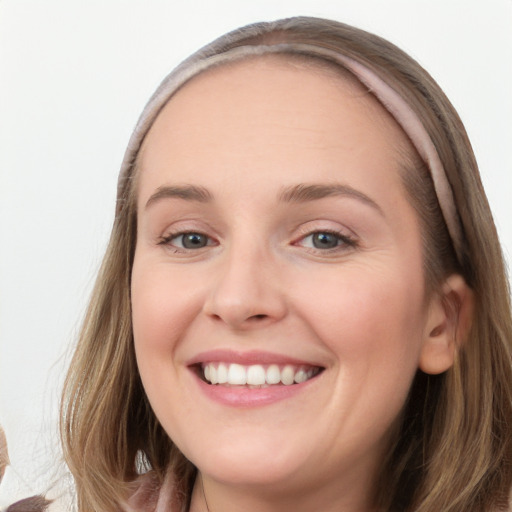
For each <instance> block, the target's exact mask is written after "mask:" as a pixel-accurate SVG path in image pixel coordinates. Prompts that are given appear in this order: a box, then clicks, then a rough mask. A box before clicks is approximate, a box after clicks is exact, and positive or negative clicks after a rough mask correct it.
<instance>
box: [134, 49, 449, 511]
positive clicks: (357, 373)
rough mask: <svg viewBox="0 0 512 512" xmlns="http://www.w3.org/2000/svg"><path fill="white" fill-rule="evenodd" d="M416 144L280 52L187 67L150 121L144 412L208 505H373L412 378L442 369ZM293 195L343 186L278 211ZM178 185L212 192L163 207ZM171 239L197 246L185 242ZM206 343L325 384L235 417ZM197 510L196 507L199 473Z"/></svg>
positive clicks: (137, 279)
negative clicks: (208, 362) (189, 469)
mask: <svg viewBox="0 0 512 512" xmlns="http://www.w3.org/2000/svg"><path fill="white" fill-rule="evenodd" d="M410 151H412V149H411V148H410V146H409V143H408V140H407V138H406V137H405V135H404V134H403V133H402V131H401V129H400V128H399V127H398V126H397V124H396V123H395V121H394V120H393V119H392V118H391V117H390V116H389V115H388V114H387V112H386V111H385V110H384V109H383V108H382V107H381V106H380V105H379V104H378V103H377V102H376V100H374V99H373V98H372V97H371V96H370V95H368V94H366V93H365V92H364V91H363V90H362V89H361V88H360V86H358V85H356V84H354V83H353V82H352V81H348V80H347V79H346V78H343V77H342V76H341V75H339V76H338V75H337V74H334V73H333V72H332V71H331V70H329V69H324V68H320V67H317V66H316V65H311V64H299V63H286V62H285V61H283V60H282V59H280V58H278V57H260V58H257V59H253V60H250V61H243V62H239V63H236V64H232V65H230V66H223V67H221V68H218V69H215V70H210V71H208V72H205V73H203V74H201V75H200V76H198V77H196V78H194V79H193V80H191V81H190V82H189V83H188V84H187V85H186V86H185V87H183V88H182V89H181V90H180V91H179V92H178V93H177V94H176V95H175V96H174V97H173V99H172V100H171V101H170V102H169V103H168V104H167V106H166V107H165V108H164V110H163V111H162V112H161V114H160V115H159V117H158V118H157V120H156V121H155V123H154V125H153V126H152V128H151V130H150V132H149V134H148V136H147V138H146V140H145V142H144V146H143V149H142V151H141V153H140V155H139V157H140V158H139V169H140V175H139V178H138V179H139V182H138V187H139V189H138V212H139V213H138V239H137V245H136V251H135V260H134V266H133V274H132V306H133V329H134V339H135V349H136V355H137V361H138V365H139V371H140V374H141V377H142V381H143V384H144V387H145V390H146V393H147V395H148V397H149V400H150V402H151V405H152V407H153V409H154V411H155V414H156V415H157V417H158V418H159V420H160V422H161V424H162V425H163V427H164V429H165V430H166V431H167V433H168V434H169V436H170V437H171V438H172V439H173V441H174V442H175V443H176V444H177V446H178V447H179V448H180V449H181V450H182V452H183V453H184V454H185V455H186V456H187V458H189V459H190V460H191V461H192V462H193V463H194V464H195V465H196V466H197V467H198V469H199V471H200V475H201V477H202V480H203V483H204V490H205V494H206V498H207V501H208V508H209V510H210V512H215V511H219V510H222V511H223V512H230V511H238V512H240V511H247V512H248V511H251V512H259V511H265V512H271V511H274V510H275V511H278V510H279V511H282V510H295V511H299V512H300V511H311V510H322V511H324V512H329V511H337V512H339V511H345V512H356V511H369V510H372V509H371V496H372V492H373V485H374V479H375V475H376V472H377V471H378V467H379V464H380V463H381V460H382V456H383V452H384V451H385V449H386V447H387V445H388V442H389V435H390V430H391V429H392V426H393V424H394V423H395V421H396V420H397V418H398V416H399V414H400V411H401V409H402V407H403V405H404V402H405V399H406V397H407V393H408V390H409V388H410V385H411V382H412V379H413V377H414V375H415V373H416V371H417V369H418V367H420V368H423V369H425V371H429V372H431V373H438V372H441V371H444V370H446V369H447V368H448V367H449V366H450V365H451V364H452V362H453V346H452V344H451V343H450V342H449V341H447V340H448V338H449V336H447V331H448V329H447V325H448V323H449V322H448V321H447V317H446V312H445V308H444V307H443V304H442V301H441V298H440V296H436V297H434V298H432V299H429V300H426V298H425V286H424V275H423V262H422V253H421V237H420V228H419V223H418V219H417V217H416V214H415V212H414V209H413V208H412V206H411V205H410V204H409V202H408V200H407V197H406V194H405V191H404V188H403V185H402V183H401V180H400V176H399V170H400V165H401V164H403V162H402V160H403V156H399V155H403V154H407V153H408V152H410ZM300 184H306V185H311V184H323V185H329V186H332V185H337V186H343V187H345V188H344V189H343V192H344V193H342V194H339V193H336V194H331V195H328V196H326V197H321V198H316V199H311V198H309V199H308V200H300V201H298V200H284V199H283V190H290V189H291V188H293V187H296V186H297V185H300ZM185 185H187V186H188V185H192V186H197V187H203V188H204V189H206V190H207V191H208V195H209V200H208V201H203V200H201V201H199V200H196V199H197V198H196V199H190V198H183V197H168V196H165V194H164V196H165V197H164V196H163V195H162V194H159V195H158V191H161V190H162V187H177V186H179V187H183V186H185ZM347 191H349V193H347ZM354 191H355V192H354ZM155 194H157V195H155ZM182 195H183V194H182ZM150 198H152V199H150ZM203 199H204V198H203ZM288 199H289V198H288ZM326 231H327V232H335V233H339V235H334V236H333V238H332V239H334V240H335V243H336V244H337V245H336V246H335V247H334V248H331V249H324V248H317V247H315V246H314V239H313V236H312V233H320V232H326ZM183 232H194V233H201V234H204V235H205V236H206V238H204V240H207V245H205V246H204V247H200V248H198V249H187V248H184V247H183V245H182V242H183V238H182V237H181V236H180V233H183ZM450 290H451V288H450V287H449V286H448V288H447V293H451V292H450ZM212 349H222V350H227V351H232V352H236V353H238V354H246V353H248V352H252V351H262V352H265V353H271V354H274V355H275V354H277V355H279V356H280V357H294V358H297V359H299V360H301V361H306V362H308V363H309V364H312V365H315V366H319V367H321V368H323V372H322V373H321V374H320V375H319V376H317V377H316V378H315V379H313V380H312V381H311V382H309V383H308V385H307V386H304V387H303V389H301V391H300V392H298V393H295V394H294V395H292V396H290V397H289V398H286V399H284V400H279V401H276V402H273V403H270V404H266V405H261V406H249V407H235V406H229V405H226V404H223V403H219V402H217V401H214V400H211V399H210V398H209V397H208V396H207V395H206V394H205V393H203V392H202V390H201V389H200V386H199V385H198V380H199V379H198V377H197V375H195V373H194V372H193V371H191V369H190V367H189V363H190V361H191V360H194V358H197V357H198V354H202V353H204V352H205V351H209V350H212ZM191 510H192V511H193V512H199V511H201V510H206V505H205V497H204V495H203V487H202V486H201V485H200V479H198V480H197V482H196V487H195V489H194V494H193V498H192V504H191Z"/></svg>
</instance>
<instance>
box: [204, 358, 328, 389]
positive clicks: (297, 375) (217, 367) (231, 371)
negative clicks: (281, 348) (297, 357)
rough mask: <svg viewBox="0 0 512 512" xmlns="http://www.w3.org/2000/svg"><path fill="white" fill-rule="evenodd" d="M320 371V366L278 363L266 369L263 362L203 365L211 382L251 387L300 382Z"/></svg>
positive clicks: (206, 376) (205, 374) (206, 377)
mask: <svg viewBox="0 0 512 512" xmlns="http://www.w3.org/2000/svg"><path fill="white" fill-rule="evenodd" d="M319 371H320V369H319V368H304V367H302V366H294V365H291V364H287V365H285V366H283V367H281V368H280V367H279V366H278V365H277V364H271V365H269V366H268V367H267V368H266V369H265V367H264V366H263V365H261V364H253V365H249V366H244V365H241V364H236V363H231V364H230V363H208V364H205V365H204V366H203V375H204V378H205V380H206V381H207V382H209V383H210V384H226V385H232V386H245V385H247V386H249V387H250V388H260V387H268V386H270V385H276V384H284V385H285V386H291V385H292V384H300V383H302V382H305V381H307V380H309V379H311V378H312V377H314V376H315V375H316V374H317V373H318V372H319Z"/></svg>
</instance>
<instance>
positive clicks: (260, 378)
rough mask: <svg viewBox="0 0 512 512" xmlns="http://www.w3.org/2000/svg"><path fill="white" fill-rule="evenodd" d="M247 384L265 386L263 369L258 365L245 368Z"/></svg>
mask: <svg viewBox="0 0 512 512" xmlns="http://www.w3.org/2000/svg"><path fill="white" fill-rule="evenodd" d="M247 384H251V385H253V386H261V385H262V384H265V369H264V368H263V366H261V365H260V364H255V365H252V366H249V368H247Z"/></svg>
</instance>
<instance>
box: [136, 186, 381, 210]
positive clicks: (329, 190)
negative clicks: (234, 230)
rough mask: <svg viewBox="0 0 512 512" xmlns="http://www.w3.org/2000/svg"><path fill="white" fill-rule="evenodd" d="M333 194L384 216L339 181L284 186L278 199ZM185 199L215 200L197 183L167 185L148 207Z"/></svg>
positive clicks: (299, 200) (297, 199)
mask: <svg viewBox="0 0 512 512" xmlns="http://www.w3.org/2000/svg"><path fill="white" fill-rule="evenodd" d="M331 196H342V197H351V198H354V199H357V200H359V201H361V202H363V203H364V204H366V205H368V206H371V207H372V208H374V209H375V210H377V211H378V212H379V213H380V214H381V215H382V216H384V212H383V211H382V208H381V207H380V206H379V205H378V204H377V203H376V202H375V201H374V200H373V199H371V198H370V197H368V196H367V195H366V194H364V193H363V192H361V191H359V190H356V189H355V188H352V187H350V186H348V185H342V184H338V183H334V184H331V183H328V184H325V183H312V184H305V183H300V184H298V185H292V186H290V187H286V188H284V189H283V190H282V191H281V192H280V194H279V195H278V199H279V200H280V201H282V202H286V203H307V202H309V201H316V200H319V199H324V198H326V197H331ZM173 198H178V199H184V200H186V201H197V202H199V203H208V202H210V201H212V200H213V196H212V194H211V193H210V191H209V190H208V189H207V188H205V187H201V186H197V185H166V186H161V187H158V188H157V190H156V192H155V193H154V194H152V195H151V197H150V198H149V199H148V201H147V202H146V206H145V207H146V208H148V207H149V206H151V205H152V204H153V203H155V202H158V201H160V200H162V199H173Z"/></svg>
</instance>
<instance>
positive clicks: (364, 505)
mask: <svg viewBox="0 0 512 512" xmlns="http://www.w3.org/2000/svg"><path fill="white" fill-rule="evenodd" d="M370 488H371V486H370V482H369V481H367V479H363V481H362V480H361V479H356V478H349V479H348V480H347V481H345V482H342V481H340V482H336V484H335V485H331V486H330V485H325V486H323V487H318V486H315V487H313V486H311V487H310V488H308V487H307V486H306V487H305V486H300V487H299V488H298V489H296V490H295V491H292V490H291V489H286V490H283V489H277V488H273V489H271V490H268V489H262V488H260V487H258V488H257V487H256V486H255V487H252V486H231V485H225V484H223V483H220V482H217V481H215V480H214V479H211V478H209V477H208V476H206V475H204V476H203V475H201V473H199V474H198V477H197V479H196V482H195V485H194V489H193V493H192V500H191V504H190V512H220V511H221V512H278V511H279V512H281V511H282V510H294V512H316V511H318V510H322V512H377V511H376V509H375V508H373V507H372V505H371V503H370V500H369V498H368V496H369V495H370V494H371V493H370V492H369V489H370Z"/></svg>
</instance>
